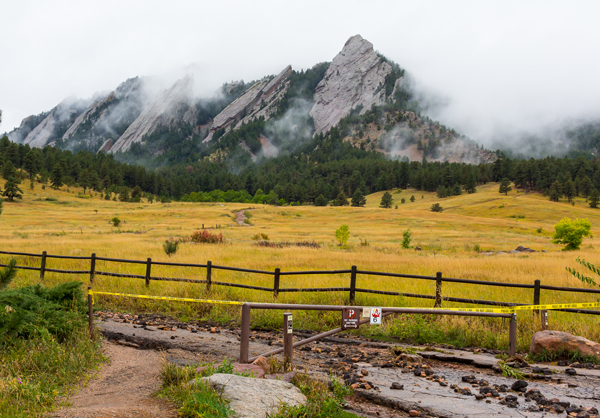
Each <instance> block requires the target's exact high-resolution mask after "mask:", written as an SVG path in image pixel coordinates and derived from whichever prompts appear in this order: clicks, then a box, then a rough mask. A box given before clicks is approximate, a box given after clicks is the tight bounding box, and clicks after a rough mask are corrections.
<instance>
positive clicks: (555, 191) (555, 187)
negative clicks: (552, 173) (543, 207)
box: [550, 180, 562, 202]
mask: <svg viewBox="0 0 600 418" xmlns="http://www.w3.org/2000/svg"><path fill="white" fill-rule="evenodd" d="M561 196H562V188H561V187H560V183H559V182H558V180H556V181H554V183H552V186H550V200H551V201H552V202H558V199H560V198H561Z"/></svg>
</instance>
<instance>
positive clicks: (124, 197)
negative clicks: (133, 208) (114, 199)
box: [119, 187, 129, 202]
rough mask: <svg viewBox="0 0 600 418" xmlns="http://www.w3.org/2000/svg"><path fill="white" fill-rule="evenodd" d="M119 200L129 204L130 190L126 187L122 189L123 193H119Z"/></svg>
mask: <svg viewBox="0 0 600 418" xmlns="http://www.w3.org/2000/svg"><path fill="white" fill-rule="evenodd" d="M119 200H120V201H121V202H127V201H128V200H129V190H128V189H127V188H125V187H123V188H122V189H121V193H119Z"/></svg>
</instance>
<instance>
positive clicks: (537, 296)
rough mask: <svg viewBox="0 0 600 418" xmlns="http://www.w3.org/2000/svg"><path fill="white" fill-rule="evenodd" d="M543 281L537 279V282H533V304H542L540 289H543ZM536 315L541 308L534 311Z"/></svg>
mask: <svg viewBox="0 0 600 418" xmlns="http://www.w3.org/2000/svg"><path fill="white" fill-rule="evenodd" d="M541 284H542V282H541V281H539V280H536V281H535V282H533V286H534V288H533V304H534V305H539V304H540V291H541V288H540V286H541ZM533 313H534V315H539V314H540V311H539V310H535V311H533Z"/></svg>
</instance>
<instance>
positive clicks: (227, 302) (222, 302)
mask: <svg viewBox="0 0 600 418" xmlns="http://www.w3.org/2000/svg"><path fill="white" fill-rule="evenodd" d="M88 294H90V295H92V304H93V303H94V295H110V296H125V297H128V298H138V299H156V300H174V301H178V302H196V303H210V304H214V305H243V304H244V302H238V301H235V300H210V299H190V298H173V297H167V296H149V295H130V294H127V293H111V292H96V291H92V290H88Z"/></svg>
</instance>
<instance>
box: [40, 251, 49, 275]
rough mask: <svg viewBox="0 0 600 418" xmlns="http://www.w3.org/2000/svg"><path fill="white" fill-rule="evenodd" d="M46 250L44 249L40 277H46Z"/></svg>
mask: <svg viewBox="0 0 600 418" xmlns="http://www.w3.org/2000/svg"><path fill="white" fill-rule="evenodd" d="M46 255H47V253H46V251H42V265H41V266H40V279H44V274H46Z"/></svg>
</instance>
